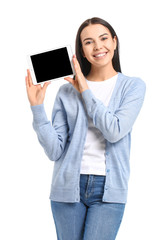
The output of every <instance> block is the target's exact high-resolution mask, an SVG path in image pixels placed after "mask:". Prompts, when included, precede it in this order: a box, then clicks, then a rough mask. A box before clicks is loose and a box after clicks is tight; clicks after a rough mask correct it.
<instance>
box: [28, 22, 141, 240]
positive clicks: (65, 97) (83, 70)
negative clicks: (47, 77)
mask: <svg viewBox="0 0 160 240" xmlns="http://www.w3.org/2000/svg"><path fill="white" fill-rule="evenodd" d="M73 64H74V68H75V71H76V77H75V79H72V78H70V77H67V78H65V80H67V81H68V83H67V84H64V85H62V86H61V87H60V89H59V91H58V93H57V96H56V99H55V103H54V108H53V114H52V123H50V121H48V119H47V117H46V114H45V110H44V105H43V100H44V96H45V92H46V88H47V86H48V85H49V83H46V84H44V86H43V87H41V86H34V85H33V84H32V80H31V76H30V73H29V71H28V74H27V77H26V87H27V93H28V98H29V101H30V104H31V109H32V112H33V127H34V130H35V131H36V133H37V136H38V139H39V142H40V144H41V145H42V147H43V148H44V151H45V152H46V154H47V156H48V157H49V159H50V160H52V161H54V171H53V178H52V186H51V193H50V199H51V208H52V213H53V217H54V221H55V226H56V231H57V238H58V240H71V239H72V240H82V239H83V240H114V239H115V238H116V235H117V232H118V229H119V227H120V223H121V221H122V217H123V213H124V209H125V204H126V200H127V189H128V179H129V172H130V167H129V153H130V135H131V130H132V126H133V124H134V122H135V120H136V117H137V115H138V113H139V111H140V109H141V107H142V104H143V100H144V95H145V83H144V82H143V81H142V80H141V79H139V78H136V77H128V76H125V75H124V74H122V73H121V67H120V61H119V41H118V37H117V35H116V33H115V31H114V30H113V28H112V27H111V26H110V24H108V23H107V22H106V21H104V20H103V19H100V18H92V19H88V20H86V21H85V22H84V23H82V25H81V26H80V28H79V30H78V33H77V38H76V56H75V55H74V56H73Z"/></svg>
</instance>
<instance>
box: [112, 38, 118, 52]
mask: <svg viewBox="0 0 160 240" xmlns="http://www.w3.org/2000/svg"><path fill="white" fill-rule="evenodd" d="M113 42H114V50H116V48H117V37H116V36H114V38H113Z"/></svg>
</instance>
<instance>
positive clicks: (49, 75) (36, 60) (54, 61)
mask: <svg viewBox="0 0 160 240" xmlns="http://www.w3.org/2000/svg"><path fill="white" fill-rule="evenodd" d="M31 61H32V64H33V68H34V72H35V76H36V79H37V83H40V82H45V81H48V80H51V79H55V78H60V77H64V76H67V75H71V74H73V71H72V68H71V63H70V60H69V56H68V52H67V48H66V47H63V48H59V49H55V50H52V51H48V52H44V53H40V54H36V55H32V56H31Z"/></svg>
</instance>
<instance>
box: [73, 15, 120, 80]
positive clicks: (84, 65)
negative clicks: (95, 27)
mask: <svg viewBox="0 0 160 240" xmlns="http://www.w3.org/2000/svg"><path fill="white" fill-rule="evenodd" d="M91 24H101V25H103V26H105V27H107V28H108V29H109V31H110V33H111V35H112V38H114V37H115V36H116V38H117V47H116V49H115V51H114V56H113V58H112V64H113V68H114V70H115V71H117V72H121V66H120V59H119V40H118V37H117V34H116V32H115V31H114V29H113V28H112V26H111V25H110V24H109V23H108V22H106V21H105V20H103V19H101V18H97V17H94V18H91V19H87V20H86V21H84V22H83V23H82V24H81V26H80V27H79V29H78V32H77V36H76V49H75V52H76V57H77V59H78V61H79V64H80V66H81V70H82V72H83V74H84V76H87V75H88V74H89V72H90V70H91V63H90V62H88V60H87V59H86V58H84V57H83V55H82V43H81V39H80V35H81V32H82V30H83V29H84V28H85V27H87V26H89V25H91Z"/></svg>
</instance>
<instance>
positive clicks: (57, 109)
mask: <svg viewBox="0 0 160 240" xmlns="http://www.w3.org/2000/svg"><path fill="white" fill-rule="evenodd" d="M31 109H32V112H33V128H34V130H35V131H36V133H37V137H38V140H39V142H40V144H41V146H42V147H43V149H44V151H45V153H46V155H47V156H48V158H49V159H50V160H52V161H56V160H58V159H59V158H60V157H61V155H62V153H63V151H64V148H65V145H66V141H67V137H68V125H67V120H66V115H65V112H64V110H63V106H62V104H61V101H60V98H59V94H57V96H56V99H55V103H54V108H53V113H52V124H53V125H52V124H51V122H50V121H48V119H47V116H46V113H45V109H44V105H43V104H41V105H37V106H31Z"/></svg>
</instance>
